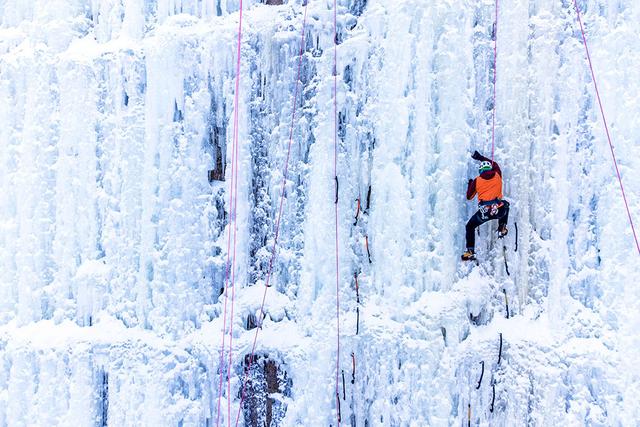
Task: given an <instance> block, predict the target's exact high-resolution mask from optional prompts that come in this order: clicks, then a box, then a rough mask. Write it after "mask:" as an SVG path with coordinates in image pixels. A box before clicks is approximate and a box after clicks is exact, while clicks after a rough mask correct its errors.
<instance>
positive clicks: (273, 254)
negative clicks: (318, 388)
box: [236, 2, 308, 427]
mask: <svg viewBox="0 0 640 427" xmlns="http://www.w3.org/2000/svg"><path fill="white" fill-rule="evenodd" d="M307 4H308V2H307ZM307 4H305V7H304V18H303V21H302V31H301V35H300V52H299V58H298V73H297V76H296V82H295V89H294V95H293V108H292V113H291V127H290V130H289V144H288V147H287V157H286V160H285V164H284V172H283V178H282V190H281V192H280V206H279V208H278V216H277V219H276V230H275V236H274V240H273V248H272V249H271V258H270V259H269V268H268V270H267V276H266V279H265V284H264V292H263V294H262V304H261V305H260V318H259V320H258V322H259V325H258V327H256V332H255V334H254V336H253V345H252V346H251V356H250V357H249V363H248V364H247V367H246V370H245V375H244V379H243V381H242V391H241V393H240V404H239V405H238V414H237V415H236V427H237V426H238V423H239V422H240V412H241V411H242V403H243V402H244V399H245V392H246V385H247V379H248V376H249V372H250V371H251V365H252V364H253V360H254V357H255V351H256V343H257V341H258V332H259V331H260V329H261V323H262V321H263V320H264V304H265V301H266V299H267V290H268V289H269V282H270V280H271V273H272V272H273V261H274V260H275V258H276V254H277V249H278V247H277V245H278V237H279V236H280V220H281V219H282V210H283V207H284V195H285V189H286V185H287V178H288V176H289V158H290V157H291V145H292V142H293V129H294V125H295V117H296V111H297V106H298V105H297V101H298V87H299V84H298V83H299V81H300V72H301V69H302V56H303V53H304V32H305V29H306V25H307Z"/></svg>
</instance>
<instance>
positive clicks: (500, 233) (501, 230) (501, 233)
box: [498, 225, 509, 239]
mask: <svg viewBox="0 0 640 427" xmlns="http://www.w3.org/2000/svg"><path fill="white" fill-rule="evenodd" d="M507 233H509V230H508V229H507V226H506V225H501V226H500V227H498V239H502V238H503V237H504V236H506V235H507Z"/></svg>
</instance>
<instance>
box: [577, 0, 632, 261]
mask: <svg viewBox="0 0 640 427" xmlns="http://www.w3.org/2000/svg"><path fill="white" fill-rule="evenodd" d="M573 5H574V6H575V9H576V15H577V16H578V23H579V24H580V32H581V33H582V41H583V44H584V49H585V51H586V53H587V60H588V61H589V70H590V71H591V78H592V80H593V86H594V88H595V90H596V97H597V98H598V106H599V107H600V114H601V115H602V122H603V123H604V130H605V132H606V134H607V141H609V149H610V150H611V159H612V160H613V165H614V166H615V168H616V175H617V176H618V183H619V184H620V191H621V192H622V200H623V201H624V206H625V208H626V209H627V216H628V217H629V224H630V225H631V232H632V233H633V238H634V240H635V242H636V248H637V249H638V254H640V243H638V236H637V234H636V229H635V227H634V226H633V219H631V210H630V209H629V203H628V202H627V195H626V194H625V192H624V186H623V185H622V177H621V176H620V170H619V169H618V161H617V160H616V155H615V153H614V151H613V143H612V142H611V135H610V133H609V126H608V125H607V118H606V117H605V114H604V108H603V107H602V100H601V99H600V91H599V90H598V82H597V81H596V74H595V72H594V71H593V64H592V62H591V55H590V54H589V46H588V45H587V37H586V35H585V31H584V27H583V26H582V17H581V15H580V8H579V7H578V2H577V1H576V0H573Z"/></svg>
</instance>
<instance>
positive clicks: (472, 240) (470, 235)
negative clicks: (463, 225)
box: [467, 200, 509, 249]
mask: <svg viewBox="0 0 640 427" xmlns="http://www.w3.org/2000/svg"><path fill="white" fill-rule="evenodd" d="M502 203H504V204H503V205H502V206H501V207H500V208H499V209H498V212H497V213H496V214H495V215H493V216H492V215H490V214H489V212H487V213H486V214H484V215H483V213H482V209H478V211H477V212H476V213H475V214H474V215H473V216H472V217H471V219H469V222H467V249H473V248H475V246H476V227H478V226H479V225H482V224H484V223H485V222H487V221H491V220H493V219H497V220H498V227H500V226H502V225H507V221H508V220H509V202H507V201H506V200H503V201H502Z"/></svg>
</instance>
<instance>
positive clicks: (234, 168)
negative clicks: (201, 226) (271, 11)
mask: <svg viewBox="0 0 640 427" xmlns="http://www.w3.org/2000/svg"><path fill="white" fill-rule="evenodd" d="M241 41H242V0H240V16H239V22H238V42H237V59H236V82H235V95H234V114H233V142H232V146H231V173H230V175H231V182H230V183H229V236H228V239H227V262H226V264H225V270H226V271H225V298H224V315H223V326H222V345H221V349H220V363H219V369H220V378H219V382H218V405H217V410H216V425H217V426H220V402H221V399H222V378H223V369H222V364H223V361H224V349H225V335H226V329H227V301H228V299H229V272H230V271H231V287H232V296H231V316H230V317H231V320H230V323H231V325H230V332H229V365H228V367H227V385H228V386H227V419H228V424H229V425H230V423H231V417H230V412H231V381H230V378H231V363H232V339H233V308H234V301H235V259H236V242H237V239H236V237H237V231H238V228H237V224H236V213H237V207H238V199H237V191H238V135H239V133H238V121H239V119H238V105H239V94H240V65H241V62H240V61H241V55H240V45H241ZM231 233H233V257H231Z"/></svg>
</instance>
